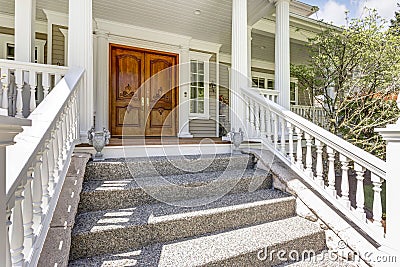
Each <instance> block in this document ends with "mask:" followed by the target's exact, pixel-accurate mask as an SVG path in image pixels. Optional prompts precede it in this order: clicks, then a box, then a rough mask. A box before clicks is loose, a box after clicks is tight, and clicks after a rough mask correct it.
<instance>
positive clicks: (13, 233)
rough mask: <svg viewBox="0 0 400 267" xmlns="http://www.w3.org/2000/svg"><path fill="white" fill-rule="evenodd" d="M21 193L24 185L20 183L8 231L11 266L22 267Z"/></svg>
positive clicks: (22, 228)
mask: <svg viewBox="0 0 400 267" xmlns="http://www.w3.org/2000/svg"><path fill="white" fill-rule="evenodd" d="M22 191H24V185H23V184H22V183H21V184H20V185H19V186H18V187H17V189H16V190H15V203H14V208H13V211H12V214H11V217H12V220H11V228H10V229H11V230H10V251H11V261H12V265H13V266H21V267H22V266H23V264H24V254H23V251H24V225H23V218H22V200H23V199H24V197H23V196H22Z"/></svg>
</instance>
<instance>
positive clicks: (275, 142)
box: [272, 113, 279, 148]
mask: <svg viewBox="0 0 400 267" xmlns="http://www.w3.org/2000/svg"><path fill="white" fill-rule="evenodd" d="M272 119H273V121H274V147H275V148H278V141H279V132H278V131H279V129H278V127H279V126H278V125H279V122H278V115H277V114H276V113H272Z"/></svg>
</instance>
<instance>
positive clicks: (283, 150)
mask: <svg viewBox="0 0 400 267" xmlns="http://www.w3.org/2000/svg"><path fill="white" fill-rule="evenodd" d="M280 122H281V152H282V153H283V155H285V156H286V136H285V135H286V132H285V126H286V123H285V119H284V118H280Z"/></svg>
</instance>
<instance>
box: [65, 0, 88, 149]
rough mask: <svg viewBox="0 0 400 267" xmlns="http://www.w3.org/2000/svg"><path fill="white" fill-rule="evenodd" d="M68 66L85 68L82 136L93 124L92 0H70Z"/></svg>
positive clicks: (80, 103) (80, 97)
mask: <svg viewBox="0 0 400 267" xmlns="http://www.w3.org/2000/svg"><path fill="white" fill-rule="evenodd" d="M68 66H71V67H72V66H78V67H83V68H85V74H84V76H83V79H82V83H81V90H80V93H79V116H80V129H79V131H80V137H81V141H82V142H87V131H88V130H89V129H90V128H91V127H92V126H93V101H94V97H93V28H92V0H69V22H68Z"/></svg>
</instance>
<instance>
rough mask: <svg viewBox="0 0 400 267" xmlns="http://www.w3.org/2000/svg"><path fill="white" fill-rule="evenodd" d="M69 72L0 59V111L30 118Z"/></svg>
mask: <svg viewBox="0 0 400 267" xmlns="http://www.w3.org/2000/svg"><path fill="white" fill-rule="evenodd" d="M67 71H68V68H67V67H62V66H53V65H44V64H36V63H29V62H18V61H14V60H5V59H0V72H1V78H2V80H1V84H2V86H1V88H2V92H1V94H0V98H1V101H0V108H3V109H6V110H8V113H9V115H10V116H15V117H18V118H23V117H27V116H28V115H29V114H30V113H31V112H32V111H34V110H35V108H36V106H37V105H38V104H39V103H40V102H41V101H43V99H44V98H46V97H47V95H48V94H49V92H50V91H51V90H52V88H54V87H55V86H56V85H57V83H58V82H59V81H60V80H61V78H62V77H64V75H65V74H66V73H67ZM38 81H41V83H40V84H38ZM14 88H15V91H14ZM24 91H29V98H28V99H25V98H24V95H25V93H24ZM42 95H43V97H41V96H42Z"/></svg>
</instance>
